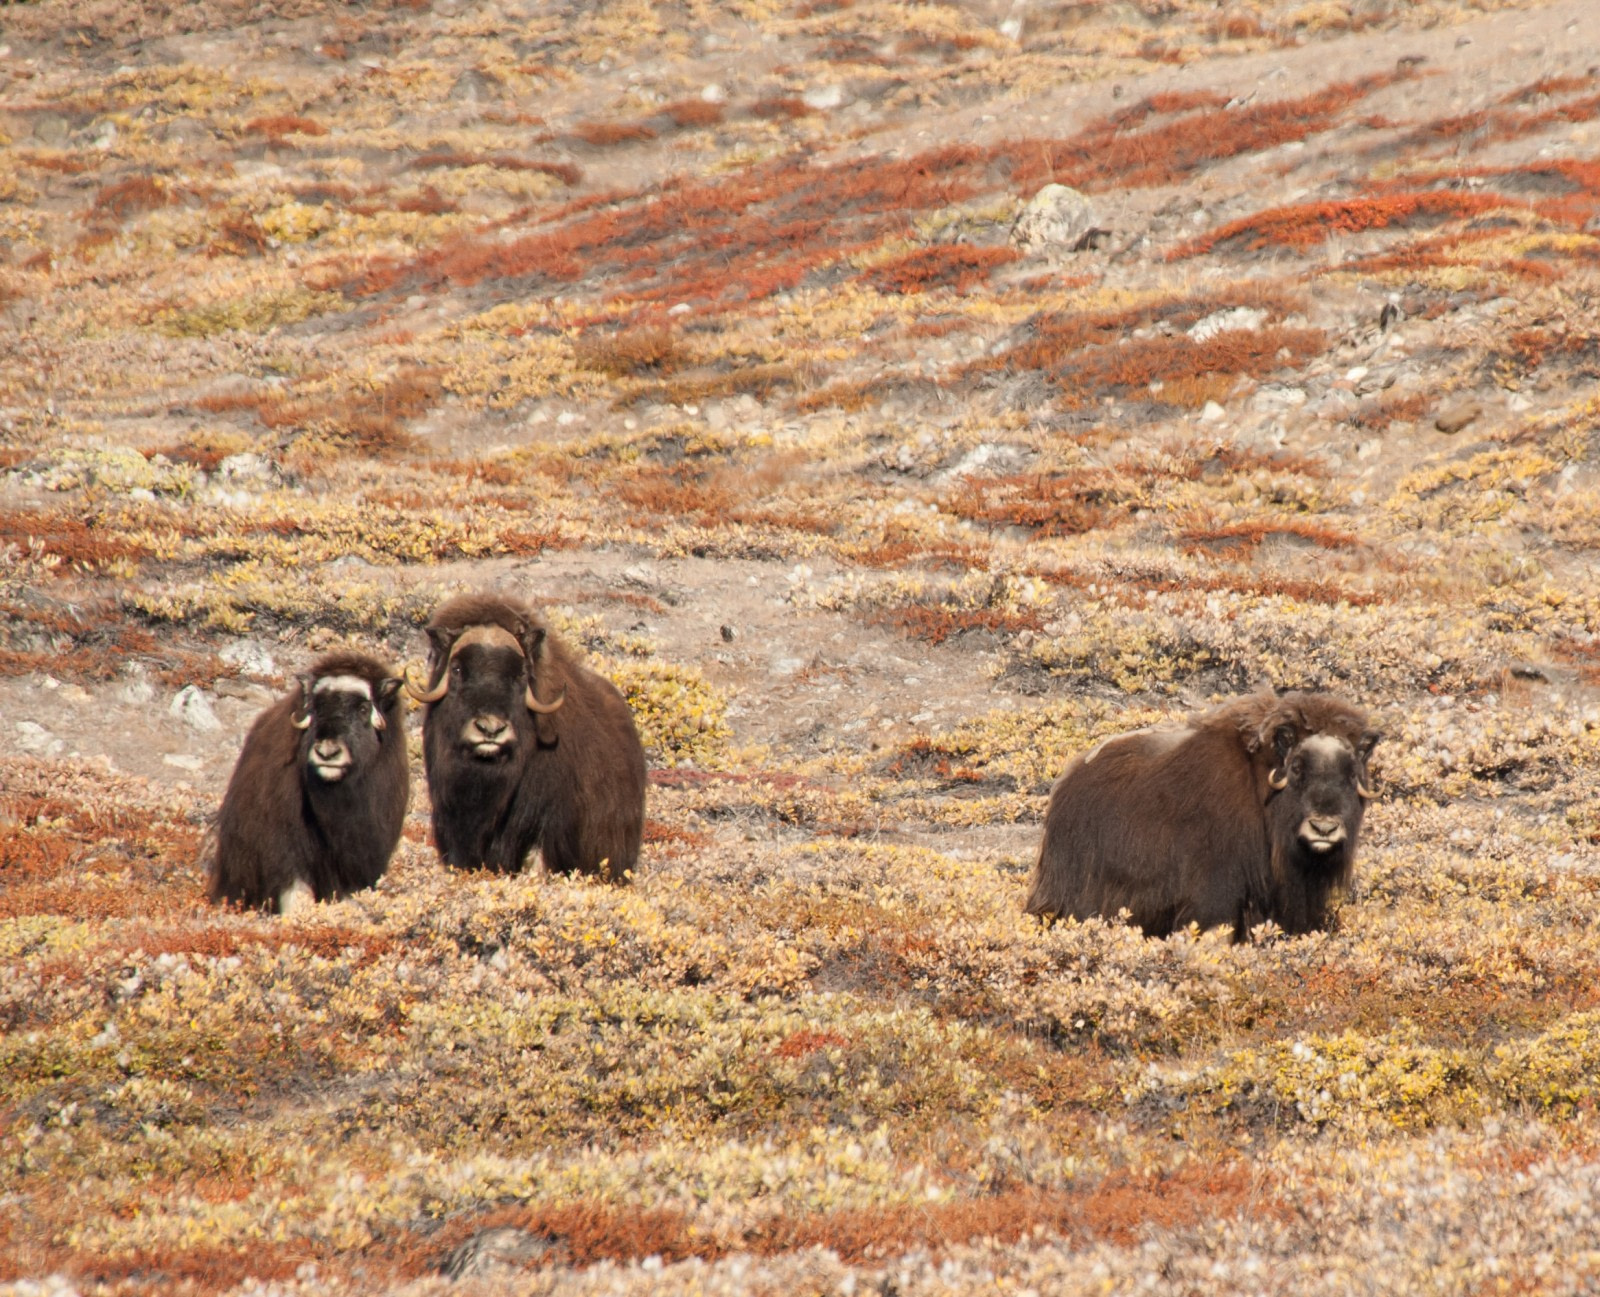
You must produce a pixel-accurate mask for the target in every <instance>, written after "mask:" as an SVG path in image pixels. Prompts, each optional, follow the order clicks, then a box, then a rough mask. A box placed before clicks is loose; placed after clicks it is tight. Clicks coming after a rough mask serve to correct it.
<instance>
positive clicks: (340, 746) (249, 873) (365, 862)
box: [206, 653, 411, 914]
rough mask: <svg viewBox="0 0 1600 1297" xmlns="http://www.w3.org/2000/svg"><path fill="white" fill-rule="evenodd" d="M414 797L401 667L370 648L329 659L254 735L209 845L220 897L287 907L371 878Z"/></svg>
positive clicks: (346, 890) (332, 895)
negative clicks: (370, 653)
mask: <svg viewBox="0 0 1600 1297" xmlns="http://www.w3.org/2000/svg"><path fill="white" fill-rule="evenodd" d="M410 801H411V763H410V762H409V761H408V760H407V757H406V737H405V729H404V715H403V713H402V711H401V702H400V677H399V676H398V675H396V674H395V672H394V670H393V669H392V668H390V667H388V666H386V665H385V664H384V663H382V662H379V661H378V660H376V659H375V658H372V657H369V656H367V655H365V654H361V653H330V654H328V655H326V656H324V657H321V658H319V659H317V661H316V662H315V663H314V664H313V666H312V667H311V670H310V671H308V672H306V673H305V674H304V675H303V676H301V677H300V679H299V680H298V681H297V682H296V684H295V687H294V688H292V689H291V690H290V692H289V693H288V694H287V695H285V696H284V697H283V698H281V699H279V700H278V701H277V702H276V703H274V704H273V705H272V706H271V707H269V708H267V710H266V711H264V712H262V713H261V715H260V717H259V718H258V719H257V720H256V722H255V724H254V725H252V726H251V727H250V732H249V733H248V734H247V735H246V736H245V741H244V747H243V748H242V749H241V750H240V752H239V760H238V763H237V764H236V765H235V766H234V768H233V774H232V775H231V776H230V777H229V779H228V788H227V791H226V792H225V793H224V794H223V798H222V807H221V809H220V811H219V812H218V813H217V822H216V831H215V838H214V841H213V843H212V844H211V849H210V851H208V852H207V853H206V854H207V855H208V856H209V860H208V862H207V866H206V867H207V872H208V874H209V876H210V884H211V897H212V899H213V900H218V901H233V902H238V903H240V904H242V905H247V906H258V907H264V908H266V909H269V910H274V911H276V912H278V913H280V914H283V913H288V912H289V911H290V910H291V909H293V908H294V906H295V905H296V904H297V903H301V902H303V901H304V900H318V901H326V900H336V899H338V898H339V897H342V896H348V895H349V894H350V893H351V892H354V891H358V890H359V889H361V888H363V887H371V886H372V885H373V884H374V883H376V882H377V881H378V880H379V879H380V878H382V877H383V874H384V871H385V870H386V869H388V867H389V857H390V856H392V855H393V854H394V849H395V846H396V844H398V843H399V841H400V832H401V829H402V828H403V827H404V825H405V818H406V807H407V806H408V805H409V804H410Z"/></svg>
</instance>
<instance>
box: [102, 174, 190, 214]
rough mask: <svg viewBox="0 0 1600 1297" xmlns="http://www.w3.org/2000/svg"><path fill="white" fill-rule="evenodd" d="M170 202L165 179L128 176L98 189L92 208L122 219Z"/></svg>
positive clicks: (169, 192) (169, 191) (170, 194)
mask: <svg viewBox="0 0 1600 1297" xmlns="http://www.w3.org/2000/svg"><path fill="white" fill-rule="evenodd" d="M171 202H172V191H171V190H170V189H168V188H167V185H166V182H165V181H163V180H159V179H156V178H154V177H151V176H130V177H129V178H128V179H126V180H119V181H117V182H116V183H115V184H110V185H106V186H104V187H103V188H102V189H100V190H99V192H97V193H96V194H95V196H94V210H95V211H97V212H104V213H107V214H108V215H111V216H114V217H116V219H117V220H119V221H122V220H126V219H127V218H128V217H130V216H135V215H137V214H138V213H140V212H150V211H154V210H155V209H156V208H158V207H165V206H167V205H168V204H169V203H171Z"/></svg>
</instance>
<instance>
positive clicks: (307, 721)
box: [289, 712, 311, 730]
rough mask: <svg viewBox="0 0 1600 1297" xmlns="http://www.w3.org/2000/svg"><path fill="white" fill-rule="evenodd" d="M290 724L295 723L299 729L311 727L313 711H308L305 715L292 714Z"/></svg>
mask: <svg viewBox="0 0 1600 1297" xmlns="http://www.w3.org/2000/svg"><path fill="white" fill-rule="evenodd" d="M289 724H291V725H293V726H294V727H295V729H297V730H308V729H310V728H311V713H310V712H307V713H306V714H305V715H304V716H291V717H290V718H289Z"/></svg>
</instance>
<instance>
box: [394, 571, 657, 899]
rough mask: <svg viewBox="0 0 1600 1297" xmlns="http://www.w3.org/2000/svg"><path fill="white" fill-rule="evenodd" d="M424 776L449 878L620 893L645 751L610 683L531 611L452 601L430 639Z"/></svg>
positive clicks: (422, 693)
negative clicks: (468, 875)
mask: <svg viewBox="0 0 1600 1297" xmlns="http://www.w3.org/2000/svg"><path fill="white" fill-rule="evenodd" d="M426 629H427V633H428V641H429V651H428V685H427V688H425V689H418V688H417V687H416V686H415V685H414V684H412V683H411V682H410V681H407V684H406V688H407V689H409V690H410V691H411V695H412V697H414V698H415V699H416V700H417V701H418V702H421V703H425V704H426V705H427V713H426V715H425V716H424V719H423V723H422V752H423V764H424V767H425V768H426V770H427V774H428V793H429V795H430V796H431V797H432V798H433V840H434V844H435V845H436V846H437V847H438V849H439V854H440V855H441V856H442V857H443V858H444V861H445V863H446V864H449V865H453V866H455V867H457V868H461V869H480V868H487V869H493V870H496V871H499V872H501V873H517V872H519V871H520V870H521V869H522V867H523V865H524V863H525V862H526V860H527V856H528V852H529V851H531V850H532V849H533V848H534V847H538V848H539V852H540V855H541V856H542V857H543V860H544V865H545V868H546V869H548V870H550V871H551V872H553V873H558V874H570V873H580V874H596V875H598V876H600V877H602V878H604V879H606V880H608V881H610V882H626V881H627V880H628V879H629V878H630V877H631V876H632V870H633V868H634V866H635V864H636V863H637V862H638V859H639V841H640V838H641V837H642V836H643V833H644V790H645V763H644V747H643V746H642V745H641V744H640V742H639V733H638V731H637V730H636V729H635V728H634V724H633V713H632V712H631V711H630V710H629V708H628V704H627V702H626V701H625V700H624V699H623V697H622V695H621V694H620V693H618V692H617V690H616V687H615V686H614V685H612V684H611V683H610V682H609V681H608V680H604V679H602V678H601V677H600V676H598V675H596V674H595V673H594V672H593V671H590V670H589V669H588V668H587V667H584V666H582V665H581V664H580V663H579V662H578V661H577V660H576V659H575V658H574V657H573V655H572V653H571V651H570V650H568V648H567V647H566V646H565V645H564V644H562V643H561V642H560V641H559V640H557V639H556V638H555V637H554V636H553V635H551V634H550V632H549V630H548V628H547V627H546V626H545V624H544V622H543V621H541V620H540V618H539V615H538V614H537V613H536V612H534V611H533V609H531V608H529V607H528V606H527V605H525V604H522V603H519V602H517V601H515V600H512V599H505V598H499V597H497V596H493V595H462V596H459V597H457V598H454V599H451V600H449V601H448V602H447V603H445V604H443V605H441V606H440V607H439V608H438V610H437V611H435V613H434V614H433V617H432V619H431V620H430V621H429V622H428V625H427V628H426Z"/></svg>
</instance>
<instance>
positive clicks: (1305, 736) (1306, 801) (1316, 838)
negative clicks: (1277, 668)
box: [1245, 693, 1380, 864]
mask: <svg viewBox="0 0 1600 1297" xmlns="http://www.w3.org/2000/svg"><path fill="white" fill-rule="evenodd" d="M1379 737H1380V736H1379V735H1378V733H1377V732H1376V731H1375V730H1372V729H1369V728H1367V723H1366V717H1365V715H1364V714H1363V713H1361V712H1360V711H1358V710H1357V709H1355V708H1353V707H1350V706H1348V705H1345V704H1342V703H1337V702H1335V701H1334V700H1332V699H1327V698H1325V697H1323V696H1320V695H1305V694H1292V693H1291V694H1285V695H1283V696H1282V697H1281V698H1279V699H1278V705H1277V706H1275V707H1273V708H1272V709H1271V710H1270V711H1269V712H1268V713H1267V714H1266V715H1265V716H1264V717H1262V718H1261V719H1260V722H1259V723H1258V724H1257V725H1256V726H1254V727H1253V733H1251V734H1250V735H1248V736H1247V738H1246V742H1245V746H1246V749H1247V750H1248V751H1249V752H1250V753H1251V756H1252V759H1253V761H1254V763H1255V766H1256V771H1257V788H1258V791H1259V792H1260V794H1261V796H1262V801H1263V804H1264V807H1265V810H1266V814H1267V818H1268V822H1269V823H1270V824H1271V826H1272V829H1273V834H1272V836H1273V838H1274V839H1275V840H1276V841H1278V842H1280V843H1282V844H1284V845H1287V844H1288V843H1290V842H1293V844H1294V846H1295V849H1296V854H1297V855H1298V856H1299V857H1300V859H1301V860H1302V861H1306V862H1308V863H1309V862H1314V861H1317V860H1319V859H1322V860H1326V861H1328V862H1329V863H1330V864H1331V863H1333V862H1336V861H1344V860H1347V859H1348V858H1349V856H1350V854H1351V853H1352V852H1353V851H1354V849H1355V841H1356V835H1357V834H1358V833H1359V831H1360V828H1361V820H1362V816H1363V815H1364V814H1365V812H1366V804H1367V802H1368V801H1370V800H1371V798H1372V780H1371V776H1370V775H1369V773H1368V770H1367V763H1368V761H1369V760H1370V758H1371V756H1372V751H1373V749H1374V748H1375V747H1376V746H1377V744H1378V740H1379Z"/></svg>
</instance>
